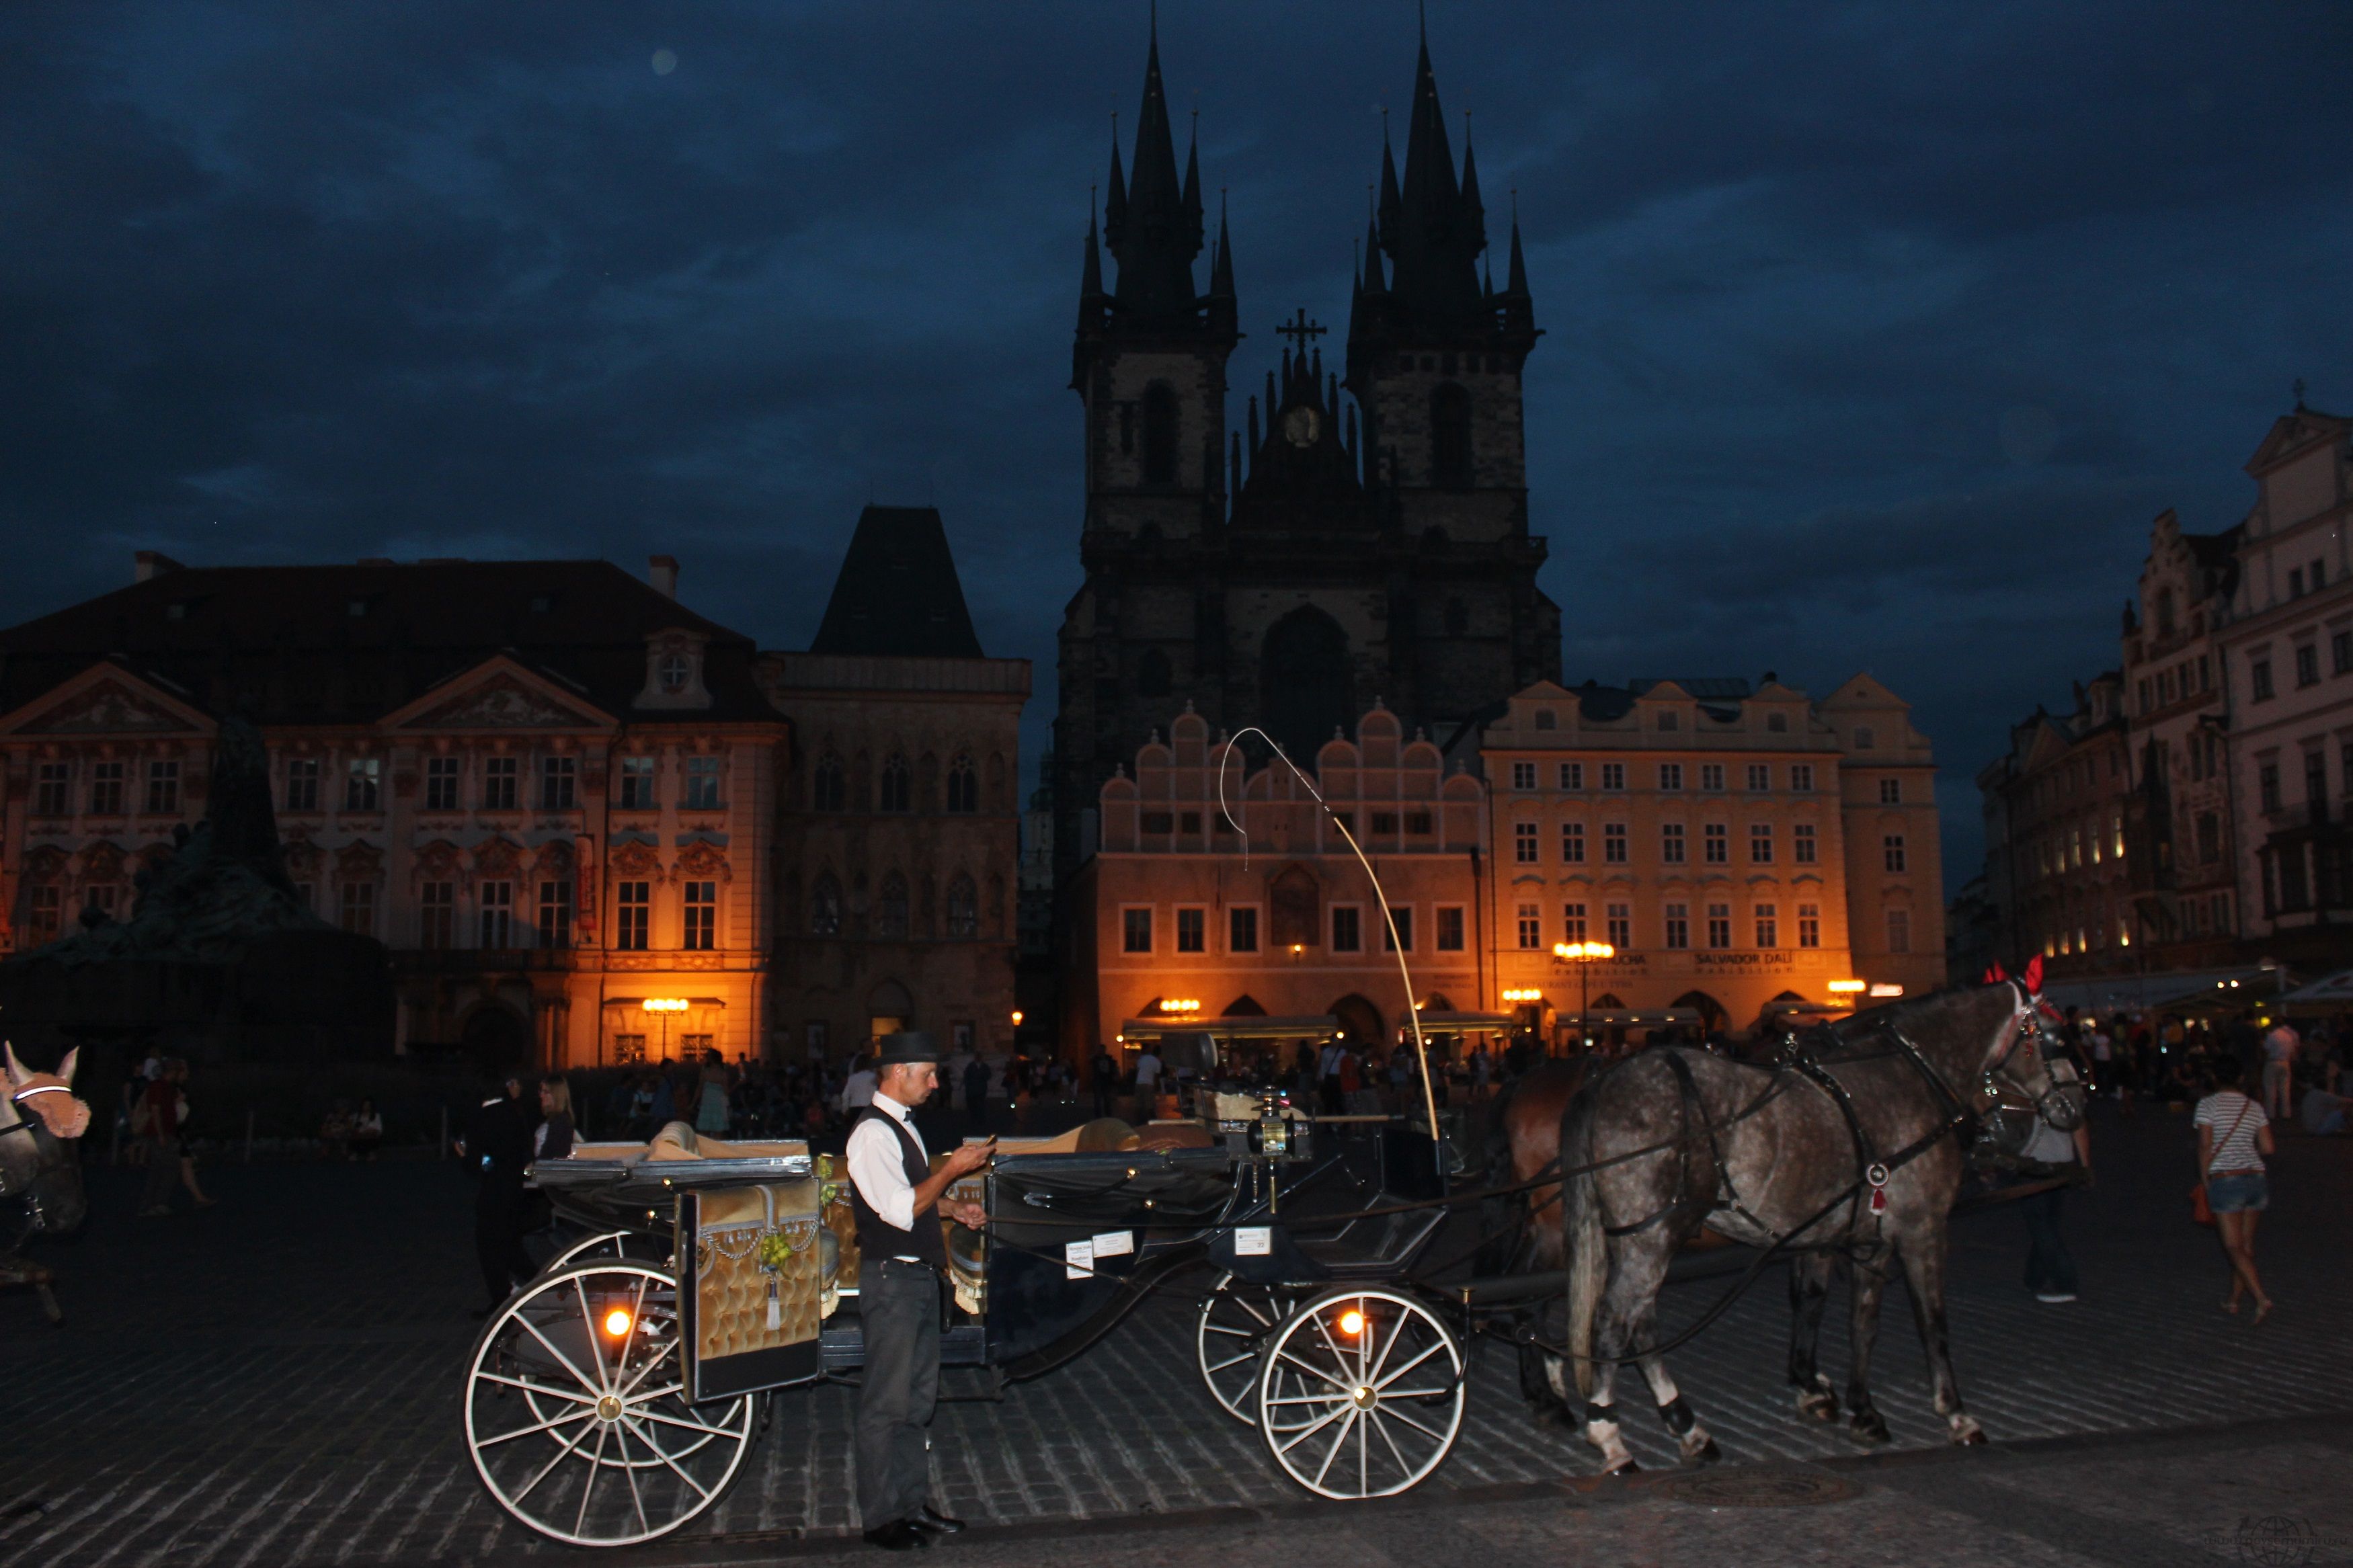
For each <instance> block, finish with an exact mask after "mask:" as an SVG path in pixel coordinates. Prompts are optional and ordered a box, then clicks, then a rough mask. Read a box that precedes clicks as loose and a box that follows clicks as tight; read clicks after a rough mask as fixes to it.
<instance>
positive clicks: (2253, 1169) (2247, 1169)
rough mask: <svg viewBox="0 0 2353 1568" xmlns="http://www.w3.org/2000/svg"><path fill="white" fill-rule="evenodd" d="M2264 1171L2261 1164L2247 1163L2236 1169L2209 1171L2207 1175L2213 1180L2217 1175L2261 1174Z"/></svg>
mask: <svg viewBox="0 0 2353 1568" xmlns="http://www.w3.org/2000/svg"><path fill="white" fill-rule="evenodd" d="M2262 1174H2263V1167H2262V1166H2261V1165H2246V1166H2242V1167H2241V1168H2240V1169H2238V1170H2235V1171H2209V1172H2207V1173H2206V1175H2207V1178H2208V1179H2209V1180H2211V1179H2212V1178H2214V1177H2216V1176H2260V1175H2262Z"/></svg>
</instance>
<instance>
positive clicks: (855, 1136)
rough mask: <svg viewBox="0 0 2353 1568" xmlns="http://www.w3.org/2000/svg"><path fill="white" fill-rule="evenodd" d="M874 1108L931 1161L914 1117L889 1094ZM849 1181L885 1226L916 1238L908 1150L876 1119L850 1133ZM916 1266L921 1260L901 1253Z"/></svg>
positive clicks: (877, 1098)
mask: <svg viewBox="0 0 2353 1568" xmlns="http://www.w3.org/2000/svg"><path fill="white" fill-rule="evenodd" d="M874 1109H875V1110H879V1111H881V1113H882V1114H883V1115H884V1116H888V1117H890V1118H891V1119H892V1120H893V1121H896V1122H898V1123H899V1125H900V1126H902V1127H904V1128H905V1129H906V1130H907V1136H908V1137H910V1138H913V1140H914V1141H915V1148H916V1150H917V1151H918V1152H921V1153H922V1154H923V1157H924V1158H925V1159H926V1160H928V1159H929V1158H930V1157H931V1151H930V1150H928V1149H925V1148H924V1147H923V1134H922V1133H921V1132H919V1131H916V1130H915V1114H914V1112H913V1111H912V1110H908V1109H907V1108H906V1107H905V1106H903V1105H902V1104H900V1103H899V1102H898V1101H897V1100H893V1099H892V1098H891V1097H890V1096H889V1095H887V1094H882V1093H880V1092H878V1093H877V1094H876V1095H875V1096H874ZM848 1153H849V1180H850V1183H851V1184H852V1185H854V1186H856V1187H857V1189H858V1195H859V1196H860V1197H861V1198H864V1199H865V1200H866V1206H867V1207H868V1208H871V1209H872V1210H873V1211H874V1212H875V1214H876V1215H878V1216H880V1217H881V1220H882V1222H883V1223H884V1224H885V1225H892V1226H898V1228H900V1229H901V1230H903V1231H906V1232H907V1233H909V1234H910V1235H913V1232H914V1229H915V1187H914V1184H913V1183H912V1182H910V1181H908V1180H907V1165H906V1157H905V1151H904V1150H903V1149H902V1148H901V1147H900V1145H899V1138H898V1135H897V1134H896V1133H894V1132H892V1131H891V1130H890V1129H889V1128H888V1127H885V1126H883V1125H882V1123H881V1121H878V1120H877V1119H876V1118H874V1117H871V1116H870V1117H868V1118H867V1119H866V1120H864V1121H860V1123H859V1124H858V1125H857V1126H856V1127H855V1128H853V1129H852V1130H851V1131H850V1134H849V1151H848ZM895 1256H897V1257H900V1258H905V1259H906V1260H907V1261H909V1262H911V1263H913V1262H916V1261H919V1260H918V1259H917V1258H915V1256H914V1255H913V1253H904V1252H902V1253H898V1254H896V1255H895Z"/></svg>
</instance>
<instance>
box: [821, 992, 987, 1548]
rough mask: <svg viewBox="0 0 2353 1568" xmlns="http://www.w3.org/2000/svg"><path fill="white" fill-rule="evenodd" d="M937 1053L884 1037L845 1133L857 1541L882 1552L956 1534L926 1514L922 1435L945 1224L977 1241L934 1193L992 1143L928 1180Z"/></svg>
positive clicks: (929, 1401)
mask: <svg viewBox="0 0 2353 1568" xmlns="http://www.w3.org/2000/svg"><path fill="white" fill-rule="evenodd" d="M939 1063H940V1052H939V1050H938V1048H937V1047H934V1045H933V1044H932V1037H930V1036H929V1035H926V1034H923V1033H921V1032H920V1031H916V1030H912V1029H911V1030H905V1031H902V1032H901V1033H898V1034H892V1035H885V1036H883V1037H882V1038H881V1048H880V1050H879V1051H878V1053H877V1058H876V1061H875V1064H874V1066H875V1073H876V1079H875V1086H874V1100H873V1102H872V1103H871V1105H869V1106H868V1107H867V1108H866V1109H865V1110H862V1111H860V1113H859V1117H858V1121H857V1124H856V1125H855V1126H853V1127H852V1128H851V1129H850V1132H849V1198H850V1206H851V1207H852V1209H853V1210H854V1211H855V1212H856V1214H857V1216H858V1248H859V1255H860V1269H859V1300H858V1310H859V1316H860V1325H861V1327H862V1329H863V1331H864V1336H865V1341H866V1372H865V1379H864V1383H863V1385H862V1386H861V1387H860V1390H859V1395H858V1511H859V1515H860V1520H861V1521H862V1522H863V1523H864V1525H865V1529H866V1539H867V1540H868V1541H869V1542H872V1543H873V1544H874V1545H876V1546H881V1547H884V1548H887V1549H888V1550H890V1551H892V1552H904V1551H906V1550H907V1549H908V1548H910V1547H916V1546H928V1545H930V1544H931V1537H932V1536H933V1535H934V1534H940V1535H945V1534H950V1533H953V1532H954V1531H959V1530H962V1529H963V1528H964V1524H963V1521H959V1520H955V1519H951V1518H949V1517H948V1516H947V1515H946V1514H944V1513H942V1512H940V1511H939V1510H936V1509H934V1508H933V1507H932V1505H931V1503H930V1502H929V1500H928V1497H929V1493H930V1489H931V1462H930V1458H929V1455H930V1452H931V1438H930V1436H928V1429H929V1428H930V1426H931V1424H932V1413H933V1410H934V1408H935V1407H936V1405H937V1404H938V1400H939V1383H940V1279H941V1276H942V1275H944V1273H945V1272H946V1271H947V1263H948V1258H947V1243H946V1241H945V1239H944V1237H942V1236H941V1234H940V1223H939V1222H940V1218H941V1216H942V1215H945V1216H946V1217H948V1218H950V1219H953V1220H955V1221H956V1222H957V1223H958V1224H960V1225H966V1226H972V1227H973V1228H974V1229H976V1230H977V1229H980V1228H982V1227H983V1226H987V1223H988V1215H987V1211H986V1210H985V1209H983V1208H982V1206H981V1205H978V1204H959V1203H943V1202H942V1201H941V1194H943V1193H944V1192H946V1191H947V1189H948V1188H949V1187H950V1186H952V1185H953V1184H955V1183H956V1182H957V1181H959V1180H961V1179H963V1178H964V1177H965V1176H968V1175H970V1174H971V1173H973V1172H975V1171H976V1170H979V1169H980V1168H981V1167H982V1166H984V1165H986V1164H987V1163H988V1159H989V1156H990V1155H991V1154H993V1153H995V1152H996V1150H997V1141H996V1140H995V1139H994V1138H992V1139H990V1140H989V1141H988V1142H985V1143H966V1144H965V1145H964V1146H963V1147H961V1148H959V1149H957V1150H956V1151H955V1152H954V1153H952V1154H950V1155H949V1156H948V1157H947V1159H946V1160H945V1161H944V1162H943V1163H942V1164H941V1166H940V1168H939V1170H938V1171H936V1172H934V1171H933V1170H932V1169H931V1155H930V1154H929V1152H926V1151H925V1149H924V1148H923V1135H922V1134H921V1133H919V1132H918V1131H915V1108H916V1107H917V1106H919V1105H921V1104H923V1101H924V1100H928V1099H930V1098H931V1096H932V1091H933V1090H934V1089H936V1088H937V1087H938V1085H939Z"/></svg>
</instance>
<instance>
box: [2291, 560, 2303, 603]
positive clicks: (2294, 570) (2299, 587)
mask: <svg viewBox="0 0 2353 1568" xmlns="http://www.w3.org/2000/svg"><path fill="white" fill-rule="evenodd" d="M2287 596H2288V597H2289V598H2291V599H2301V598H2303V597H2304V568H2303V567H2301V566H2295V567H2290V568H2289V569H2288V574H2287Z"/></svg>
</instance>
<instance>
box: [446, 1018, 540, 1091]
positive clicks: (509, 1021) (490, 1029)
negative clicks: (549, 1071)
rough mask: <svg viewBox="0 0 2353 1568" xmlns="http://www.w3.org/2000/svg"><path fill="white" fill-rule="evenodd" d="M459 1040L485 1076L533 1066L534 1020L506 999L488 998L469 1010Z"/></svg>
mask: <svg viewBox="0 0 2353 1568" xmlns="http://www.w3.org/2000/svg"><path fill="white" fill-rule="evenodd" d="M458 1043H459V1047H461V1048H462V1049H463V1050H464V1051H465V1053H466V1056H467V1058H468V1059H469V1060H470V1061H471V1062H472V1063H473V1064H474V1066H475V1067H476V1068H479V1069H480V1071H481V1072H482V1073H483V1074H484V1075H485V1076H491V1077H494V1076H496V1075H498V1074H501V1073H509V1072H520V1071H522V1069H523V1068H528V1067H529V1066H531V1021H530V1020H529V1019H528V1018H525V1017H524V1016H522V1014H520V1013H518V1012H516V1011H515V1010H514V1009H513V1008H512V1007H510V1006H508V1005H506V1004H505V1003H503V1002H484V1003H482V1004H480V1005H478V1006H476V1007H475V1009H474V1010H473V1011H472V1012H470V1013H469V1014H467V1015H466V1021H465V1022H464V1023H463V1024H461V1025H459V1028H458Z"/></svg>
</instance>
